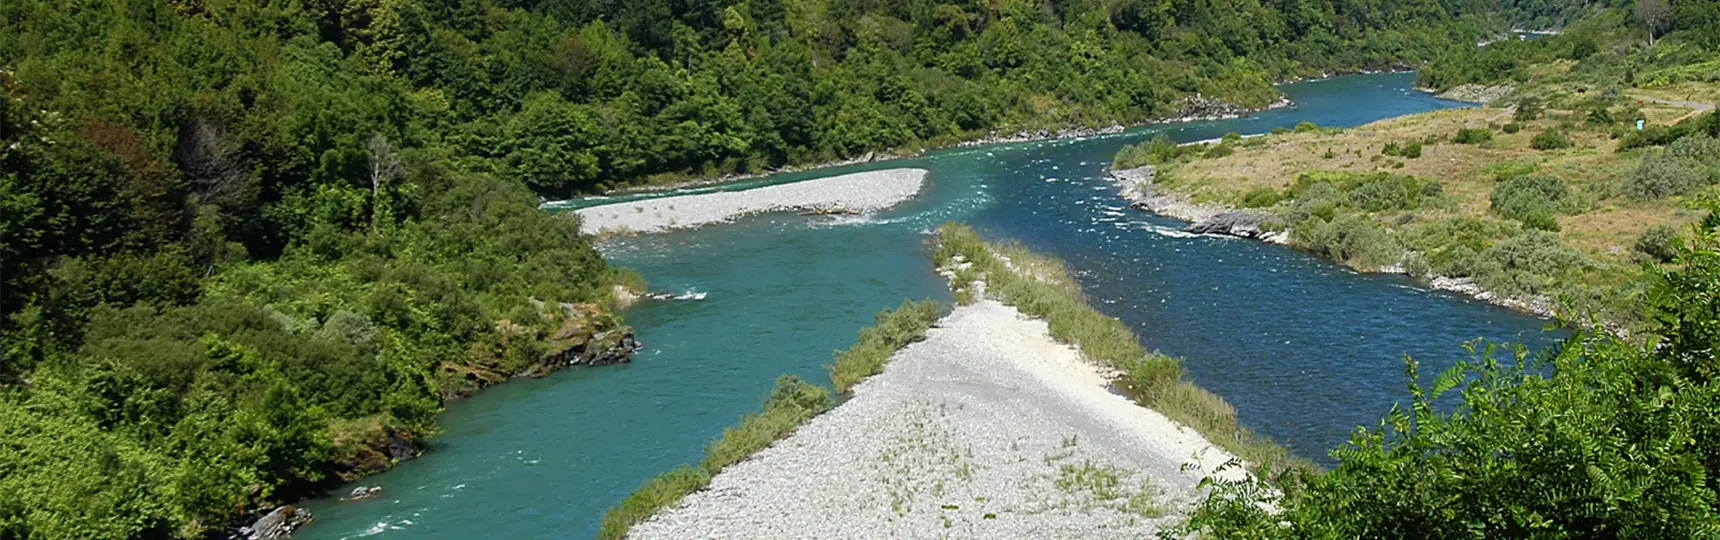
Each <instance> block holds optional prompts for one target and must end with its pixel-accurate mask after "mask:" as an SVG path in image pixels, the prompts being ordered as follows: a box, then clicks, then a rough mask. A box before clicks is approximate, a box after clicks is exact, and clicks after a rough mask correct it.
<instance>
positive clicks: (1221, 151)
mask: <svg viewBox="0 0 1720 540" xmlns="http://www.w3.org/2000/svg"><path fill="white" fill-rule="evenodd" d="M1235 153H1236V150H1233V149H1231V148H1230V145H1229V144H1219V145H1215V146H1213V147H1211V148H1208V149H1206V152H1203V153H1201V155H1200V157H1203V158H1207V159H1214V158H1221V157H1225V156H1228V155H1231V154H1235Z"/></svg>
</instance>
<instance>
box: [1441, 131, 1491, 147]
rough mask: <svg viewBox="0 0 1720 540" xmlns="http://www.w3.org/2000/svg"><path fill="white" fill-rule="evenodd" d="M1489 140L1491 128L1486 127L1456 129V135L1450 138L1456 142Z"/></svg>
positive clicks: (1479, 142)
mask: <svg viewBox="0 0 1720 540" xmlns="http://www.w3.org/2000/svg"><path fill="white" fill-rule="evenodd" d="M1491 140H1493V130H1490V129H1486V128H1462V129H1459V130H1457V135H1455V136H1453V137H1452V138H1451V142H1454V143H1457V144H1481V143H1484V142H1487V141H1491Z"/></svg>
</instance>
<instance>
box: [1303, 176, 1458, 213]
mask: <svg viewBox="0 0 1720 540" xmlns="http://www.w3.org/2000/svg"><path fill="white" fill-rule="evenodd" d="M1287 191H1288V194H1287V195H1288V196H1289V198H1291V199H1295V200H1296V201H1297V203H1298V206H1299V207H1303V208H1308V207H1316V208H1317V207H1331V208H1340V207H1341V208H1351V209H1355V210H1360V211H1364V212H1387V211H1396V210H1416V209H1419V208H1423V207H1425V206H1430V205H1436V204H1439V203H1441V202H1443V201H1444V200H1445V187H1444V186H1442V185H1440V183H1439V182H1436V181H1433V180H1425V179H1421V178H1417V177H1414V176H1398V175H1393V174H1386V173H1349V172H1331V171H1309V172H1304V173H1302V174H1300V175H1297V177H1296V181H1295V182H1292V183H1291V184H1290V187H1289V188H1288V189H1287ZM1308 215H1320V217H1322V218H1326V219H1330V218H1331V217H1332V216H1331V213H1330V211H1314V212H1311V213H1309V214H1300V215H1293V216H1292V217H1293V218H1294V219H1295V220H1296V221H1297V222H1299V221H1301V220H1303V219H1306V218H1307V217H1308Z"/></svg>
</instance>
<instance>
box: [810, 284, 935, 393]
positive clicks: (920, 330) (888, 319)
mask: <svg viewBox="0 0 1720 540" xmlns="http://www.w3.org/2000/svg"><path fill="white" fill-rule="evenodd" d="M942 312H943V310H942V309H941V308H939V307H938V304H937V303H936V302H933V301H931V300H921V301H918V302H914V301H907V302H902V305H901V306H900V307H897V308H896V309H895V310H885V311H881V312H879V313H878V316H877V318H876V320H875V321H874V323H873V324H872V326H868V327H866V328H864V329H861V330H860V336H859V337H858V338H856V339H855V341H854V346H853V347H850V348H849V349H848V350H847V351H843V352H842V353H841V354H838V355H836V363H835V364H834V365H832V366H831V367H830V382H831V384H832V385H834V386H835V387H836V392H837V393H838V394H846V393H848V391H849V390H850V389H852V388H853V387H854V385H855V384H859V383H860V381H863V380H865V379H866V378H867V377H871V376H873V375H877V374H878V373H880V372H882V371H883V370H884V363H885V362H886V361H888V360H889V359H890V355H892V354H895V353H896V351H898V350H901V348H902V347H905V346H907V345H908V344H909V343H913V342H916V341H920V340H922V339H925V338H926V330H927V329H929V328H931V326H932V323H933V322H936V321H937V320H938V318H939V317H942V316H943V313H942Z"/></svg>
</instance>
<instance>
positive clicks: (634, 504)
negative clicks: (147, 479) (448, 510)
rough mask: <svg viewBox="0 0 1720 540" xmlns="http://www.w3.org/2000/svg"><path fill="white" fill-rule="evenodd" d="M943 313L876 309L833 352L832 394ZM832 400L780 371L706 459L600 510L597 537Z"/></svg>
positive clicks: (617, 532)
mask: <svg viewBox="0 0 1720 540" xmlns="http://www.w3.org/2000/svg"><path fill="white" fill-rule="evenodd" d="M942 316H943V308H942V307H940V306H939V305H938V304H937V302H933V301H931V300H919V301H914V300H907V301H903V302H902V305H901V306H898V307H897V308H896V309H893V310H890V309H887V310H884V311H881V312H878V315H877V317H876V318H875V321H874V323H873V325H872V326H869V327H866V328H863V329H861V330H860V334H859V336H858V337H856V338H855V342H854V346H853V347H850V348H849V349H848V350H847V351H843V352H842V353H839V354H837V355H836V363H835V364H834V365H832V366H830V367H829V368H830V380H831V382H832V383H833V384H834V385H835V386H836V391H837V393H847V392H848V391H849V389H851V388H853V386H854V385H856V384H859V383H860V382H861V381H863V380H865V379H866V378H867V377H870V376H872V375H876V374H878V373H880V372H882V371H883V369H884V363H885V362H886V361H888V360H889V358H890V355H893V354H895V353H896V351H897V350H900V349H901V348H902V347H905V346H907V345H908V344H909V343H913V342H916V341H919V340H922V339H925V337H926V330H927V329H930V328H931V326H932V323H934V322H936V321H937V320H938V318H940V317H942ZM832 404H833V402H832V399H831V396H830V392H829V391H828V390H825V389H824V387H821V386H818V385H814V384H809V383H806V382H804V381H801V380H800V378H798V377H795V376H793V375H783V376H782V377H781V378H779V379H777V382H776V389H775V390H773V391H772V392H771V394H770V397H769V398H768V399H766V400H765V404H764V409H763V410H762V411H760V412H758V413H755V414H752V415H749V416H747V417H746V418H743V419H742V420H741V423H740V425H739V426H737V427H733V428H729V429H725V430H723V435H722V436H721V437H718V438H717V440H715V441H712V442H711V445H710V446H708V447H706V448H705V459H704V461H702V462H700V463H699V466H698V467H696V468H695V467H690V466H686V465H683V466H680V467H677V468H675V469H672V470H670V471H668V472H665V473H663V474H661V475H658V476H657V477H655V478H652V479H651V480H648V481H646V482H645V485H643V486H640V488H639V489H638V490H636V491H634V492H633V493H632V494H631V495H628V496H627V498H626V499H623V500H622V501H621V504H620V505H617V506H616V507H615V508H612V509H610V510H609V511H608V512H606V513H604V515H603V523H602V525H601V528H600V529H599V531H598V534H597V536H598V538H602V539H605V540H619V539H621V538H625V537H626V536H627V531H628V530H630V529H632V528H633V526H634V525H638V524H639V523H641V522H643V521H645V520H646V519H650V517H651V516H652V515H655V514H656V513H657V512H658V511H660V510H663V509H665V508H668V507H670V506H674V505H675V503H677V502H680V500H681V499H682V498H683V497H686V496H687V495H689V494H691V493H693V492H695V491H698V490H701V489H704V488H705V486H708V485H710V483H711V478H712V477H714V476H716V475H717V473H719V472H722V470H723V468H724V467H728V466H729V465H733V464H735V463H739V462H741V461H742V460H745V459H746V458H747V457H748V456H751V455H753V454H754V453H757V452H758V451H759V450H763V449H765V448H766V447H769V446H770V445H771V444H772V443H775V442H776V441H778V440H781V439H783V438H784V437H787V436H789V434H792V433H794V430H795V428H798V427H800V426H801V424H804V423H806V421H807V420H811V419H812V417H814V416H818V415H819V414H822V413H824V412H825V411H827V410H830V408H831V406H832Z"/></svg>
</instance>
